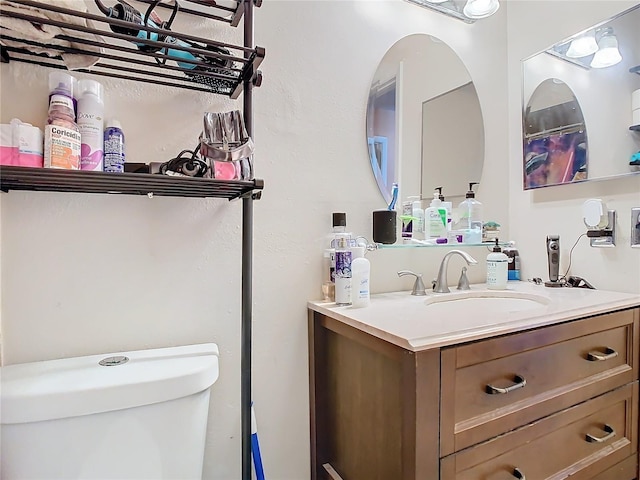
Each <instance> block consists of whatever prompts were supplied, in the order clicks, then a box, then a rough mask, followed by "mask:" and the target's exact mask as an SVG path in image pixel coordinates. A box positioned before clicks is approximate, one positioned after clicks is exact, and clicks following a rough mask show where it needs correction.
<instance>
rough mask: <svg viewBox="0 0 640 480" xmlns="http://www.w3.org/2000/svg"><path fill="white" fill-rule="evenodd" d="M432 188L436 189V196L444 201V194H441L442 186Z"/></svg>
mask: <svg viewBox="0 0 640 480" xmlns="http://www.w3.org/2000/svg"><path fill="white" fill-rule="evenodd" d="M434 190H437V191H438V198H439V199H440V201H442V202H444V195H442V187H436V188H434Z"/></svg>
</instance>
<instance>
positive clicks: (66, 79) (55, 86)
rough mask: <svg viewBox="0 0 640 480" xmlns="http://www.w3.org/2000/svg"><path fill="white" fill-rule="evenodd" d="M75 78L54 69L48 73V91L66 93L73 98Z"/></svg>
mask: <svg viewBox="0 0 640 480" xmlns="http://www.w3.org/2000/svg"><path fill="white" fill-rule="evenodd" d="M76 83H77V80H76V79H75V77H72V76H71V75H69V74H68V73H65V72H61V71H54V72H50V73H49V93H56V94H59V95H66V96H67V97H69V98H74V96H73V94H74V90H75V89H76Z"/></svg>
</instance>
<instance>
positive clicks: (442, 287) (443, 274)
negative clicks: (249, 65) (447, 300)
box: [433, 250, 478, 293]
mask: <svg viewBox="0 0 640 480" xmlns="http://www.w3.org/2000/svg"><path fill="white" fill-rule="evenodd" d="M455 254H458V255H460V256H461V257H462V258H464V260H465V261H466V262H467V265H475V264H477V263H478V261H477V260H476V259H475V258H473V257H472V256H471V255H469V254H468V253H466V252H463V251H462V250H451V251H449V252H447V254H446V255H445V256H444V258H443V259H442V262H441V263H440V270H438V278H437V279H436V283H435V285H434V286H433V291H434V292H436V293H449V292H450V291H451V290H449V286H448V285H449V283H448V281H447V267H448V266H449V259H450V258H451V257H452V256H453V255H455Z"/></svg>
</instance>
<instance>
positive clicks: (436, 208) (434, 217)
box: [424, 192, 447, 238]
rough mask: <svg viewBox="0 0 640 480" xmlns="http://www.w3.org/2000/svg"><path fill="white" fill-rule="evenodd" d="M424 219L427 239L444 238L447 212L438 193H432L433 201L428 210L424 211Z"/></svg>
mask: <svg viewBox="0 0 640 480" xmlns="http://www.w3.org/2000/svg"><path fill="white" fill-rule="evenodd" d="M424 219H425V226H426V228H425V235H426V236H427V238H446V236H447V227H446V221H447V212H446V210H445V209H444V207H443V206H442V202H441V201H440V195H439V194H438V192H433V200H431V205H429V208H427V209H426V210H425V211H424Z"/></svg>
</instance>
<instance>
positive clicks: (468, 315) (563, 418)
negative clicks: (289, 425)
mask: <svg viewBox="0 0 640 480" xmlns="http://www.w3.org/2000/svg"><path fill="white" fill-rule="evenodd" d="M308 308H309V356H310V358H309V361H310V407H311V468H312V479H331V480H339V479H341V480H363V479H367V480H375V479H379V480H409V479H411V480H417V479H420V480H437V479H441V480H453V479H456V480H481V479H482V480H485V479H486V480H493V479H495V480H501V479H504V480H508V479H513V478H516V479H529V480H532V479H533V480H540V479H558V480H560V479H564V478H568V477H570V478H572V479H576V480H578V479H585V480H586V479H597V480H632V479H635V478H638V353H639V351H638V341H639V339H640V338H639V326H640V323H639V322H640V298H639V297H638V296H637V295H632V294H624V293H617V292H606V291H599V290H586V289H577V288H575V289H571V288H555V289H551V288H545V287H543V286H537V285H533V284H527V283H525V282H513V284H512V283H510V284H509V290H508V291H506V292H502V293H496V292H491V291H487V290H484V289H483V288H482V286H472V290H471V291H470V292H466V293H465V292H452V293H449V294H433V293H429V295H427V296H426V297H415V296H411V295H410V294H409V292H395V293H389V294H380V295H374V296H372V302H371V306H370V307H368V308H364V309H354V308H350V307H336V306H335V304H331V303H322V302H309V305H308Z"/></svg>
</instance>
